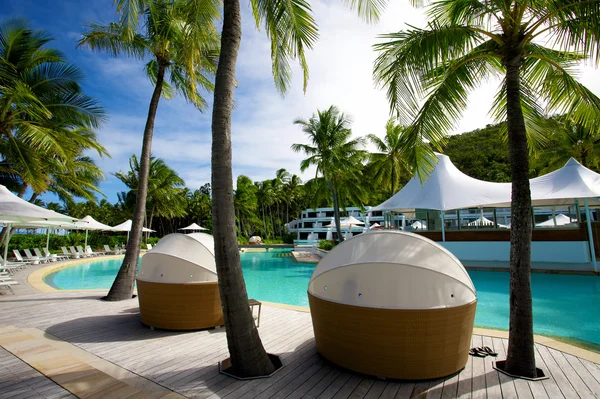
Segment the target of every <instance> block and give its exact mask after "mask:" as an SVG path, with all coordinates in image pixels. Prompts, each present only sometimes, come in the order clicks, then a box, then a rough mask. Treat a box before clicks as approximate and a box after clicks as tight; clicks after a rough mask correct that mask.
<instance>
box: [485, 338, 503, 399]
mask: <svg viewBox="0 0 600 399" xmlns="http://www.w3.org/2000/svg"><path fill="white" fill-rule="evenodd" d="M483 346H488V347H490V348H493V347H494V344H493V341H492V338H490V337H485V336H484V337H483ZM494 360H495V358H494V357H493V356H486V357H484V358H483V366H484V368H485V387H486V391H487V397H488V399H502V390H501V389H500V377H499V376H498V374H499V373H498V372H497V371H496V370H495V369H494V366H493V362H494Z"/></svg>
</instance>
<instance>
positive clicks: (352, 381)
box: [333, 374, 362, 399]
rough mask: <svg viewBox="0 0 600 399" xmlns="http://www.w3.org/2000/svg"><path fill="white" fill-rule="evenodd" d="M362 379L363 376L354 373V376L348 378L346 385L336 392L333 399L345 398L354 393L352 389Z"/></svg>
mask: <svg viewBox="0 0 600 399" xmlns="http://www.w3.org/2000/svg"><path fill="white" fill-rule="evenodd" d="M361 381H362V377H361V376H359V375H356V374H352V376H351V377H350V378H349V379H348V380H346V382H345V383H344V385H342V387H341V388H340V389H339V390H338V391H337V392H336V394H335V395H334V396H333V399H345V398H347V397H349V396H350V395H351V394H352V391H354V389H355V388H356V387H357V386H358V384H360V382H361Z"/></svg>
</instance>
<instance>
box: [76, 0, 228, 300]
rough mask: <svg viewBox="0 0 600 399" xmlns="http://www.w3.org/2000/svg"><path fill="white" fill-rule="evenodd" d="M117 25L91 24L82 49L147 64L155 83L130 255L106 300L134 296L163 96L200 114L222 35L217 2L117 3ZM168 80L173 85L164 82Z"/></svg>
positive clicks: (142, 0)
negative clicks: (179, 99) (182, 101)
mask: <svg viewBox="0 0 600 399" xmlns="http://www.w3.org/2000/svg"><path fill="white" fill-rule="evenodd" d="M116 3H117V12H119V13H120V21H119V23H111V24H109V25H107V26H102V25H96V24H91V25H90V30H89V31H88V32H86V33H85V34H84V35H83V38H82V39H81V40H80V41H79V46H89V47H90V48H91V49H92V50H96V51H108V52H109V53H111V54H112V55H114V56H117V55H119V54H126V55H128V56H132V57H135V58H138V59H144V60H149V61H148V62H147V64H146V74H147V75H148V78H149V79H150V81H151V82H152V83H153V84H154V92H153V93H152V98H151V100H150V106H149V109H148V118H147V120H146V127H145V128H144V138H143V142H142V155H141V157H140V176H139V189H138V192H137V196H136V205H135V212H134V215H133V224H132V227H131V236H130V240H129V242H128V244H127V252H126V254H125V258H124V259H123V264H122V265H121V268H120V269H119V273H118V274H117V277H116V279H115V281H114V283H113V285H112V287H111V288H110V291H109V293H108V295H107V296H106V298H105V299H106V300H109V301H120V300H123V299H128V298H131V296H132V294H133V284H134V280H135V272H136V270H137V265H138V259H139V255H140V246H141V238H142V228H143V224H144V217H145V214H146V197H147V195H148V173H149V168H150V153H151V151H152V135H153V131H154V120H155V117H156V111H157V109H158V102H159V100H160V97H161V96H165V97H167V98H169V97H171V96H172V95H173V94H174V92H175V91H176V92H177V93H179V94H181V95H182V96H183V97H184V98H185V99H186V100H188V101H189V102H191V103H192V104H194V105H195V106H196V107H197V108H198V109H199V110H203V109H205V108H206V106H207V103H206V101H205V100H204V98H202V96H201V95H200V93H199V90H200V89H204V90H209V91H210V90H212V89H213V84H212V82H211V78H212V76H213V74H214V72H215V71H216V66H217V59H218V55H219V36H218V34H217V31H216V29H215V26H214V23H215V20H216V18H217V17H218V16H219V3H218V2H217V1H215V0H117V1H116ZM165 78H167V79H168V80H169V81H170V84H169V83H168V82H167V81H166V80H165Z"/></svg>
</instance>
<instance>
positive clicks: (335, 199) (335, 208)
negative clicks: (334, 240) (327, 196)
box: [327, 179, 344, 242]
mask: <svg viewBox="0 0 600 399" xmlns="http://www.w3.org/2000/svg"><path fill="white" fill-rule="evenodd" d="M327 184H328V185H329V190H330V191H331V196H332V197H333V217H334V220H335V231H336V232H337V235H338V242H342V241H344V236H343V235H342V227H341V226H340V204H339V203H338V197H337V192H336V190H335V187H334V185H333V182H331V180H329V179H327Z"/></svg>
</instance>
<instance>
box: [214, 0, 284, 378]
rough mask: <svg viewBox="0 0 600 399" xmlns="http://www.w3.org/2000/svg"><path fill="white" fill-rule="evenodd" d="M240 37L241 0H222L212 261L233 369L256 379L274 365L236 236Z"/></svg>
mask: <svg viewBox="0 0 600 399" xmlns="http://www.w3.org/2000/svg"><path fill="white" fill-rule="evenodd" d="M241 37H242V20H241V15H240V4H239V0H225V1H224V4H223V30H222V33H221V54H220V56H219V64H218V65H219V66H218V68H217V74H216V79H215V96H214V102H213V114H212V138H213V141H212V172H211V184H212V189H213V206H212V215H213V233H214V240H215V260H216V265H217V274H218V279H219V291H220V295H221V303H222V306H223V316H224V319H225V332H226V334H227V346H228V348H229V354H230V356H231V364H232V369H233V370H232V371H233V372H235V373H236V374H237V375H240V376H244V377H256V376H260V375H266V374H270V373H271V372H273V371H274V370H275V367H274V366H273V363H272V362H271V360H270V359H269V357H268V355H267V352H266V351H265V349H264V347H263V344H262V342H261V340H260V337H259V336H258V330H257V329H256V325H255V324H254V318H253V317H252V313H251V311H250V306H249V305H248V293H247V292H246V284H245V282H244V276H243V274H242V267H241V264H240V253H239V250H238V244H237V240H236V236H235V217H234V207H233V173H232V166H231V112H232V110H233V92H234V87H235V83H236V81H235V63H236V59H237V54H238V49H239V46H240V40H241Z"/></svg>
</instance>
